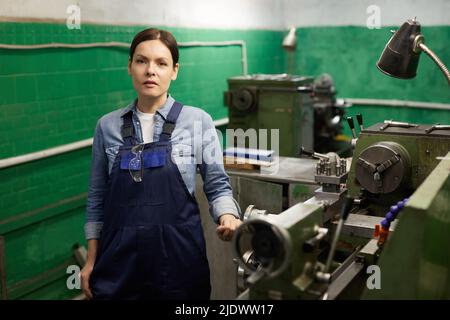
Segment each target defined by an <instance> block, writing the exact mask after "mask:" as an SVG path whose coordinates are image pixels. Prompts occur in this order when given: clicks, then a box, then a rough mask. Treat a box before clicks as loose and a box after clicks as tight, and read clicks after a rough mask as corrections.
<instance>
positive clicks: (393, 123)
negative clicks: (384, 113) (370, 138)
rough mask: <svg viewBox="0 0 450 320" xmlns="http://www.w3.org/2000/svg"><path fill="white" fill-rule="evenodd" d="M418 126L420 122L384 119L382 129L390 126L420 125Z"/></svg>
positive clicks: (406, 126) (410, 126)
mask: <svg viewBox="0 0 450 320" xmlns="http://www.w3.org/2000/svg"><path fill="white" fill-rule="evenodd" d="M418 126H419V125H418V124H414V123H408V122H399V121H392V120H384V124H383V125H382V126H381V127H380V131H383V130H384V129H386V128H388V127H398V128H412V127H418Z"/></svg>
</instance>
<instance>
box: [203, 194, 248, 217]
mask: <svg viewBox="0 0 450 320" xmlns="http://www.w3.org/2000/svg"><path fill="white" fill-rule="evenodd" d="M209 209H210V212H211V215H212V217H213V219H214V222H215V223H219V218H220V216H222V215H224V214H232V215H234V216H235V217H236V218H238V219H240V218H241V210H240V208H239V205H238V203H237V202H236V200H235V199H234V198H233V197H232V196H222V197H219V198H217V199H215V200H214V201H212V203H211V204H210V206H209Z"/></svg>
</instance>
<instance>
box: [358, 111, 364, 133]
mask: <svg viewBox="0 0 450 320" xmlns="http://www.w3.org/2000/svg"><path fill="white" fill-rule="evenodd" d="M356 120H357V121H358V125H359V130H361V131H363V130H364V126H363V118H362V114H361V113H358V114H357V115H356Z"/></svg>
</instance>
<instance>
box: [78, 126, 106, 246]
mask: <svg viewBox="0 0 450 320" xmlns="http://www.w3.org/2000/svg"><path fill="white" fill-rule="evenodd" d="M108 175H109V174H108V159H107V157H106V154H105V149H104V143H103V134H102V129H101V124H100V121H99V122H98V123H97V127H96V129H95V135H94V142H93V144H92V165H91V176H90V180H89V190H88V197H87V208H86V222H87V223H86V225H85V228H84V230H85V236H86V239H87V240H88V239H93V238H98V237H99V235H100V231H101V228H102V226H103V205H104V197H105V193H106V190H107V181H108Z"/></svg>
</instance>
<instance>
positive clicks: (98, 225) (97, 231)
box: [84, 222, 103, 240]
mask: <svg viewBox="0 0 450 320" xmlns="http://www.w3.org/2000/svg"><path fill="white" fill-rule="evenodd" d="M102 229H103V222H87V223H86V224H85V225H84V235H85V237H86V240H90V239H98V238H100V235H101V233H102Z"/></svg>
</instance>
